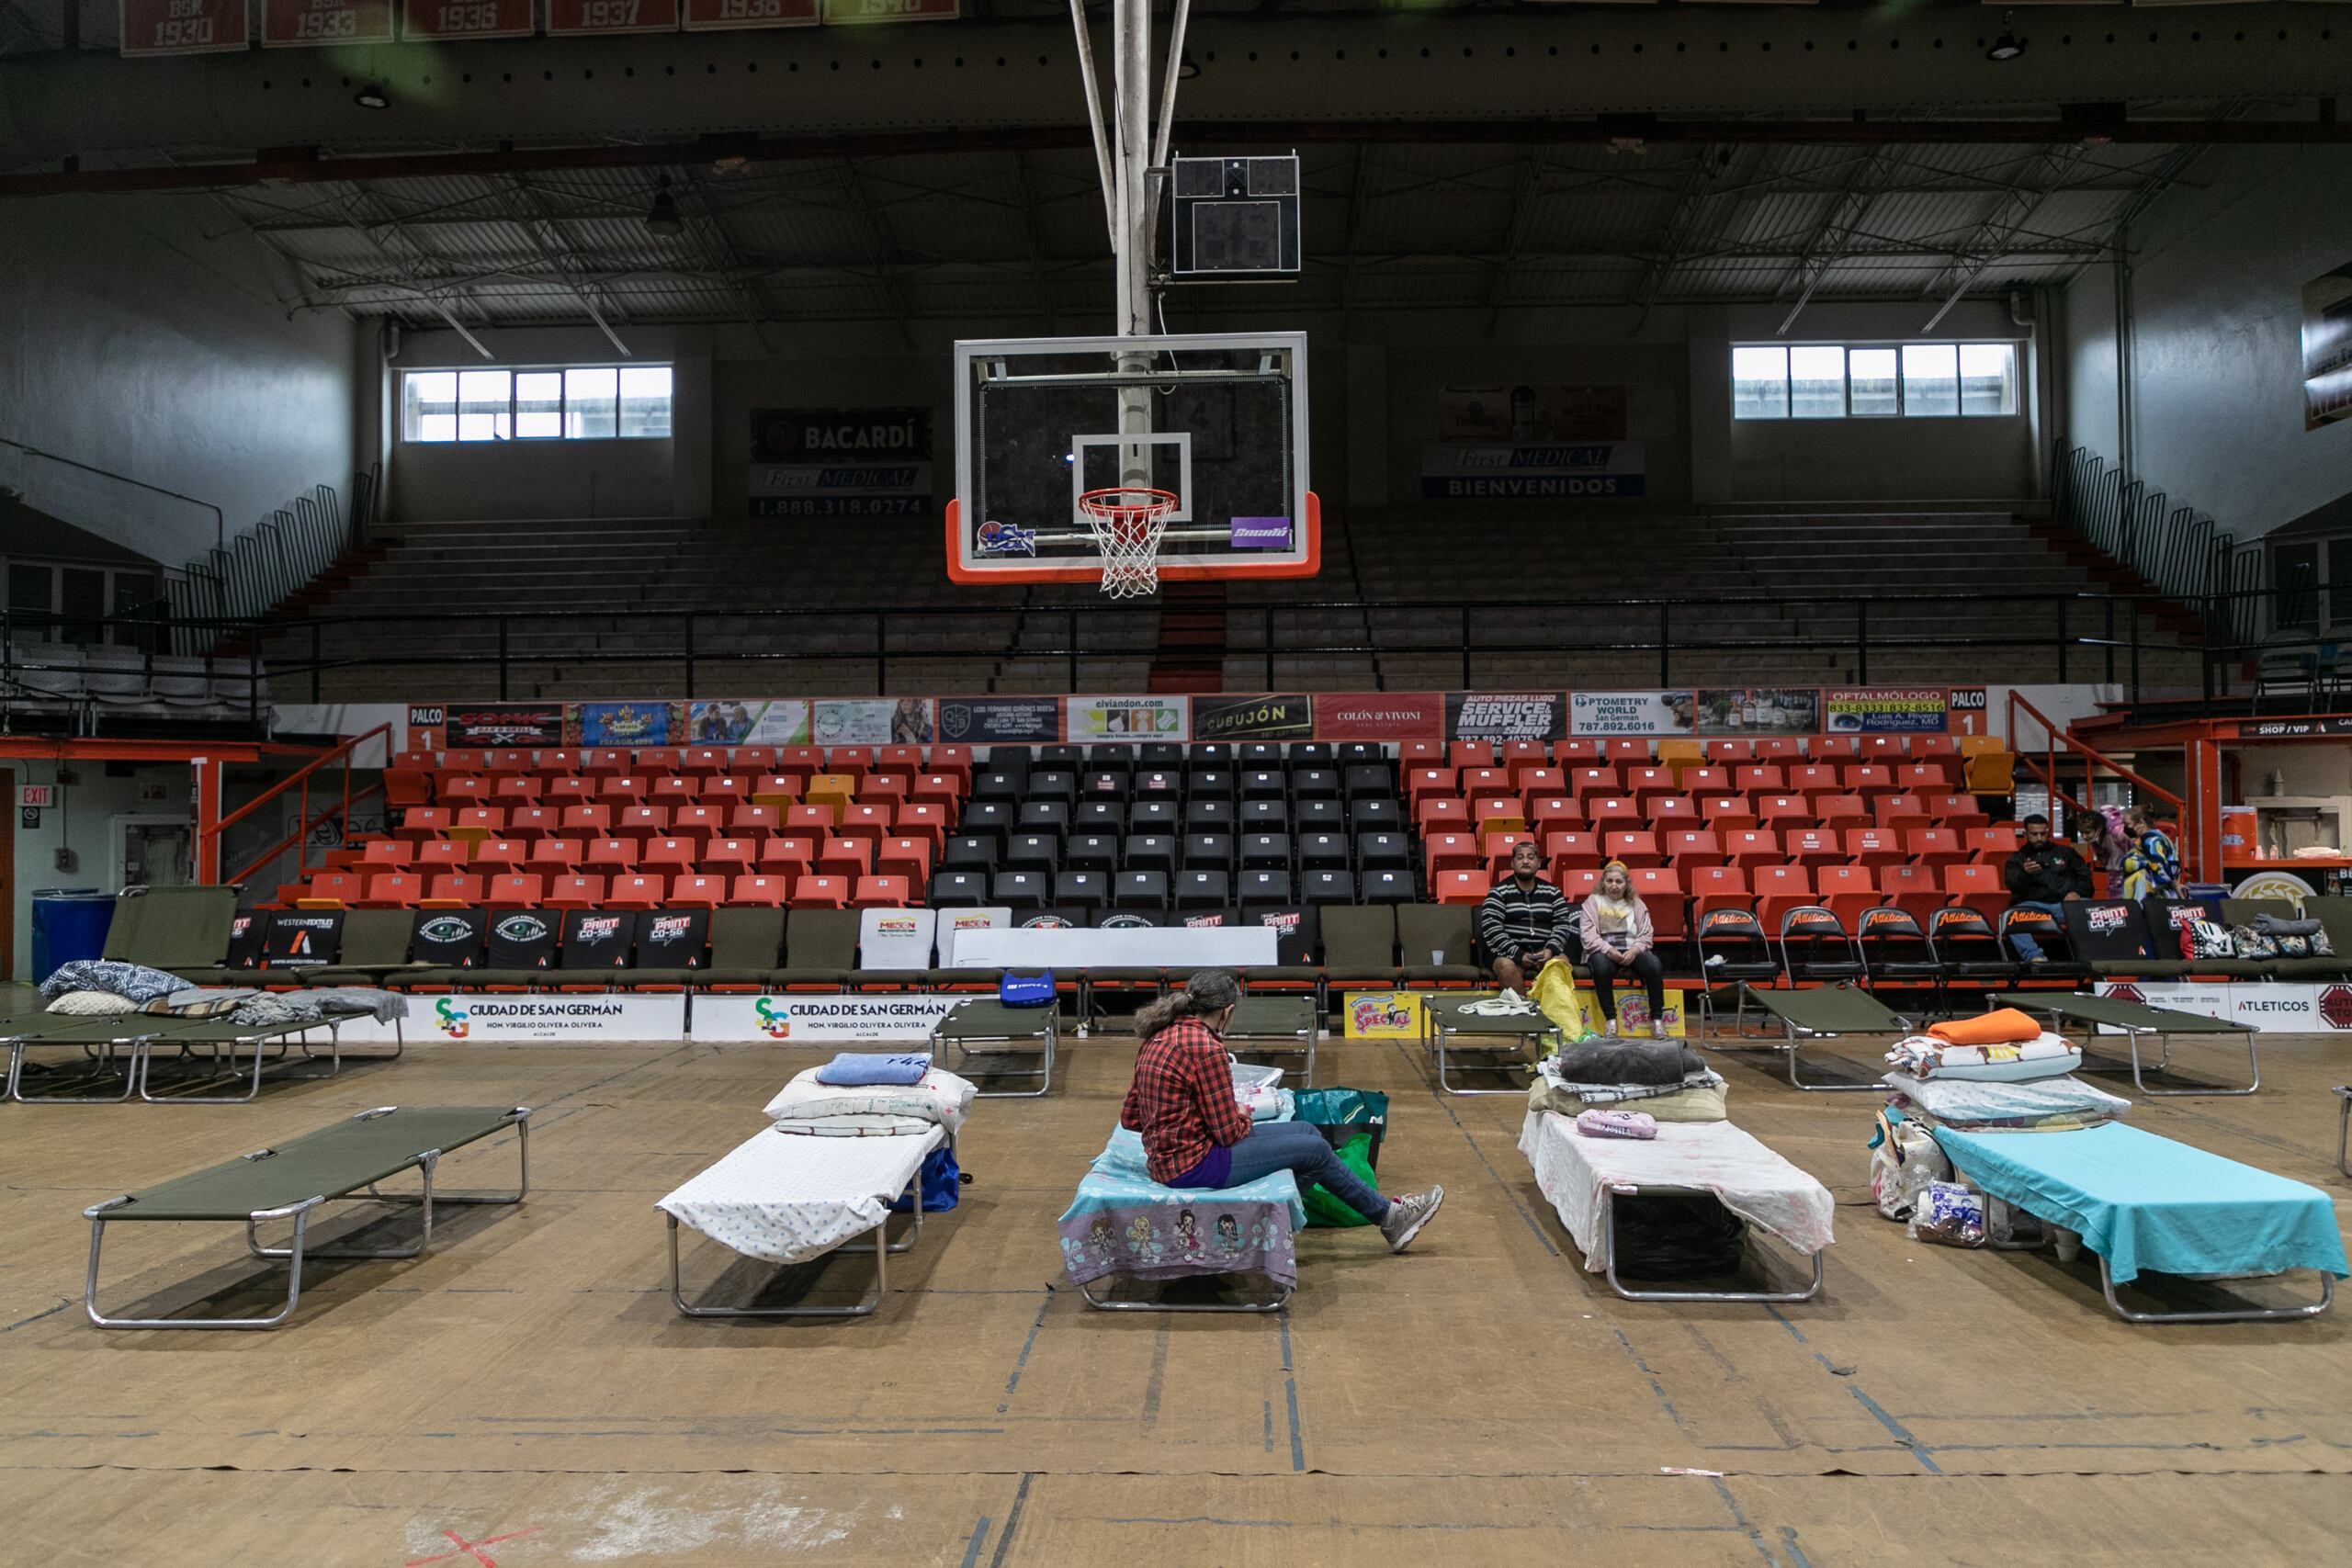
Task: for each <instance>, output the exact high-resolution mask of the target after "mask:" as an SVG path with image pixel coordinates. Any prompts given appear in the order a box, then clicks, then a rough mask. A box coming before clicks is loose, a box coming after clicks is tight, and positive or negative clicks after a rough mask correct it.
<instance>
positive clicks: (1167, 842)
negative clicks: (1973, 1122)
mask: <svg viewBox="0 0 2352 1568" xmlns="http://www.w3.org/2000/svg"><path fill="white" fill-rule="evenodd" d="M1119 864H1120V869H1121V870H1123V871H1157V872H1160V873H1162V874H1172V873H1173V872H1174V871H1175V869H1176V835H1175V834H1173V833H1132V834H1129V835H1128V837H1127V842H1126V848H1125V852H1123V853H1122V854H1121V856H1120V857H1119Z"/></svg>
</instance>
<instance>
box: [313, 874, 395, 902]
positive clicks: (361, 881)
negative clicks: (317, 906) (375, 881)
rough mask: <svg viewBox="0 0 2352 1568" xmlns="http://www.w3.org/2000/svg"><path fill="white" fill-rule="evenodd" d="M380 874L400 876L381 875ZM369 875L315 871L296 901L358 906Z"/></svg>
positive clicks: (365, 889) (365, 890) (364, 891)
mask: <svg viewBox="0 0 2352 1568" xmlns="http://www.w3.org/2000/svg"><path fill="white" fill-rule="evenodd" d="M379 874H383V875H394V874H397V873H379ZM367 885H368V877H367V874H363V873H360V872H356V871H314V872H312V873H311V879H310V881H309V882H307V883H306V884H304V885H303V886H301V887H300V889H299V890H297V891H296V893H295V895H294V898H295V900H296V901H302V900H308V901H310V902H313V903H327V902H330V901H332V902H334V903H337V904H356V903H357V902H358V901H359V899H360V898H361V897H362V896H363V895H364V894H365V893H366V892H367Z"/></svg>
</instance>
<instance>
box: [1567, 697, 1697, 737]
mask: <svg viewBox="0 0 2352 1568" xmlns="http://www.w3.org/2000/svg"><path fill="white" fill-rule="evenodd" d="M1568 721H1569V727H1570V728H1572V729H1574V730H1575V732H1576V733H1577V734H1578V735H1688V734H1690V733H1691V731H1692V729H1693V728H1694V720H1693V716H1692V705H1691V694H1690V693H1689V692H1571V693H1569V694H1568Z"/></svg>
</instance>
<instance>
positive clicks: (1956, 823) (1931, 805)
mask: <svg viewBox="0 0 2352 1568" xmlns="http://www.w3.org/2000/svg"><path fill="white" fill-rule="evenodd" d="M1928 815H1929V816H1930V817H1933V818H1935V819H1936V826H1937V827H1939V828H1950V829H1952V830H1953V831H1954V832H1956V833H1962V834H1965V833H1966V832H1968V831H1969V829H1973V828H1983V827H1985V826H1988V825H1989V824H1990V823H1991V822H1992V820H1993V819H1992V818H1990V817H1987V816H1986V815H1985V808H1984V807H1981V806H1979V805H1977V804H1976V797H1975V796H1974V795H1929V796H1928Z"/></svg>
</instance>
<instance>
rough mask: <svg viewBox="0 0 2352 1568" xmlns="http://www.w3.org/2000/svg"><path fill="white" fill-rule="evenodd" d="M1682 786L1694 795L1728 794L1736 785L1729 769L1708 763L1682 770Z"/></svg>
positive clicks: (1731, 792)
mask: <svg viewBox="0 0 2352 1568" xmlns="http://www.w3.org/2000/svg"><path fill="white" fill-rule="evenodd" d="M1682 787H1683V788H1684V789H1686V790H1688V791H1689V792H1690V793H1691V794H1692V795H1730V794H1733V793H1734V792H1735V791H1736V789H1737V788H1738V786H1737V785H1736V784H1734V783H1733V782H1732V773H1731V770H1730V769H1729V768H1726V767H1720V766H1717V765H1716V764H1714V763H1712V762H1711V763H1709V764H1708V765H1707V766H1705V767H1703V768H1688V769H1685V770H1684V771H1683V774H1682Z"/></svg>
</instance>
